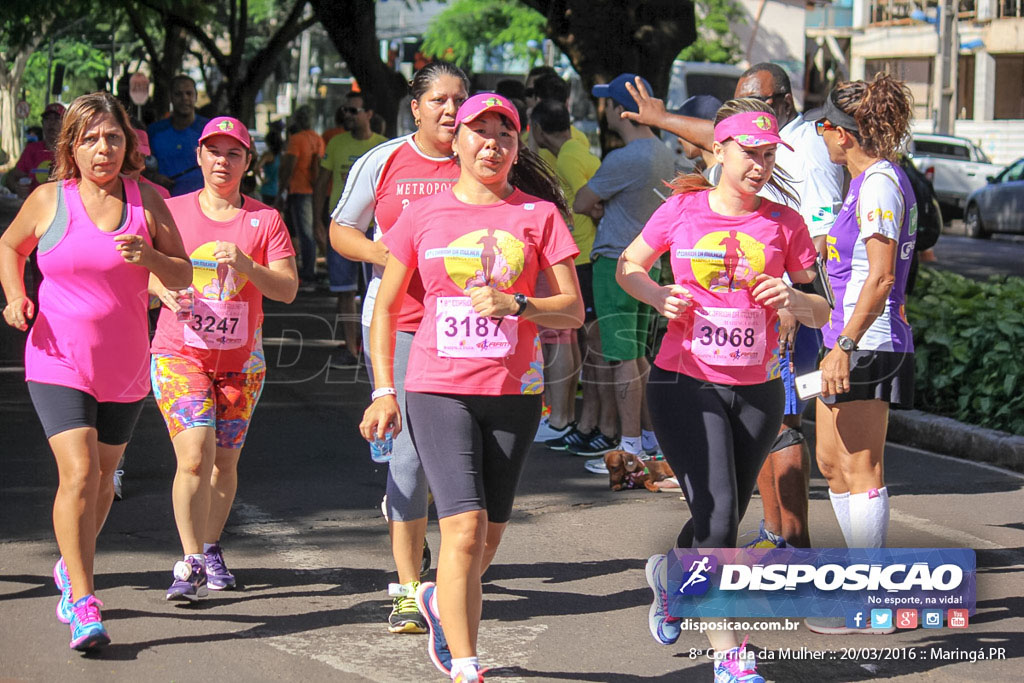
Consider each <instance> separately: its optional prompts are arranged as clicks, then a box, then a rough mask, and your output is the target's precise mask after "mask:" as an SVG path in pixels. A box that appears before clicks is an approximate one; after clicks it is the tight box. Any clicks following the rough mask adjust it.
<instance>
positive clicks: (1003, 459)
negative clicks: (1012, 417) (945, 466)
mask: <svg viewBox="0 0 1024 683" xmlns="http://www.w3.org/2000/svg"><path fill="white" fill-rule="evenodd" d="M887 439H888V440H889V441H892V442H894V443H898V444H901V445H905V446H915V447H917V448H923V449H925V450H929V451H932V452H935V453H942V454H944V455H951V456H953V457H956V458H963V459H964V460H974V461H976V462H985V463H989V464H992V465H998V466H1000V467H1005V468H1007V469H1010V470H1013V471H1015V472H1024V436H1017V435H1015V434H1008V433H1006V432H1000V431H997V430H995V429H987V428H985V427H976V426H974V425H968V424H964V423H963V422H958V421H956V420H954V419H953V418H950V417H942V416H940V415H932V414H930V413H925V412H922V411H920V410H890V411H889V432H888V436H887Z"/></svg>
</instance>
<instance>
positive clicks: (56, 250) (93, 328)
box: [25, 178, 152, 403]
mask: <svg viewBox="0 0 1024 683" xmlns="http://www.w3.org/2000/svg"><path fill="white" fill-rule="evenodd" d="M122 182H123V183H124V195H125V204H126V209H127V217H126V219H125V221H124V223H123V224H122V225H121V226H119V227H118V229H117V230H114V231H113V232H104V231H102V230H100V229H99V228H97V227H96V225H95V224H94V223H93V222H92V219H90V218H89V215H88V214H87V213H86V211H85V206H84V205H83V204H82V198H81V196H80V195H79V194H78V181H76V180H65V181H63V182H62V190H63V194H64V202H65V204H66V206H67V228H66V230H65V231H64V235H63V236H62V237H61V238H60V239H59V240H58V241H57V243H56V244H54V245H53V246H52V247H51V248H49V249H47V250H46V251H43V252H39V253H38V254H37V259H38V262H39V270H40V271H42V274H43V282H42V284H41V285H40V286H39V306H38V312H37V314H36V321H35V324H34V325H33V326H32V331H31V332H30V333H29V336H28V341H27V342H26V344H25V379H26V380H29V381H32V382H39V383H41V384H56V385H59V386H65V387H71V388H72V389H79V390H81V391H84V392H86V393H88V394H91V395H92V396H93V397H95V398H96V400H97V401H100V402H101V403H106V402H114V403H130V402H132V401H137V400H139V399H141V398H144V397H145V396H146V394H147V393H149V330H148V322H147V318H146V307H147V305H148V303H149V296H148V294H147V285H148V282H149V271H148V270H147V269H145V268H143V267H141V266H136V265H131V264H128V263H125V262H124V259H122V258H121V255H120V254H119V253H118V251H117V248H116V245H117V243H116V242H114V238H115V237H117V236H118V235H141V236H142V238H143V239H145V240H146V242H148V243H150V244H152V240H151V239H150V236H149V229H148V227H147V225H146V216H145V213H144V212H143V208H142V197H141V195H140V194H139V186H138V184H137V183H136V182H135V181H134V180H131V179H130V178H122ZM49 229H50V230H54V229H60V226H59V225H58V224H57V222H55V224H54V225H51V226H50V228H49Z"/></svg>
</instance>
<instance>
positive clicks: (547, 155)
mask: <svg viewBox="0 0 1024 683" xmlns="http://www.w3.org/2000/svg"><path fill="white" fill-rule="evenodd" d="M569 132H570V133H571V134H572V139H573V140H575V141H576V142H578V143H580V144H581V145H583V148H584V149H590V140H588V139H587V135H586V133H584V132H583V131H582V130H580V129H579V128H577V127H576V126H569ZM522 139H523V143H524V144H527V143H529V141H530V131H526V132H525V133H523V135H522ZM537 154H538V155H540V158H541V159H543V160H544V163H545V164H547V165H548V167H549V168H551V169H552V170H554V169H555V155H554V154H552V153H551V152H550V151H548V150H546V149H544V148H541V147H538V149H537ZM573 194H575V192H574V193H573ZM588 258H589V254H588ZM587 262H588V263H589V261H587Z"/></svg>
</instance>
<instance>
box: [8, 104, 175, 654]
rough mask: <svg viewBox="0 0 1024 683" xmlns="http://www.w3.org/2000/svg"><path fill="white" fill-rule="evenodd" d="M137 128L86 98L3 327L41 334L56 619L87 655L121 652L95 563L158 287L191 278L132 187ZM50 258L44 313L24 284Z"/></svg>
mask: <svg viewBox="0 0 1024 683" xmlns="http://www.w3.org/2000/svg"><path fill="white" fill-rule="evenodd" d="M129 129H130V125H129V123H128V116H127V114H126V113H125V111H124V109H123V108H122V107H121V104H120V103H119V102H118V101H117V100H116V99H114V98H113V97H112V96H111V95H109V94H107V93H94V94H92V95H83V96H82V97H79V98H78V99H76V100H75V101H74V102H73V103H72V104H71V107H70V108H69V109H68V112H67V114H66V116H65V117H64V122H63V128H62V130H61V133H60V139H59V140H58V143H57V165H56V170H55V172H54V177H55V179H56V180H57V182H54V183H46V184H44V185H41V186H40V187H38V188H37V189H36V190H35V191H34V192H33V193H32V194H31V195H30V196H29V198H28V199H27V200H26V202H25V204H24V206H22V208H21V211H20V212H19V213H18V215H17V216H16V217H15V219H14V221H13V222H12V223H11V225H10V227H9V228H8V229H7V232H5V233H4V234H3V236H2V237H0V282H2V284H3V289H4V295H5V297H6V299H7V305H6V306H5V307H4V320H5V321H6V322H7V324H8V325H10V326H12V327H15V328H17V329H19V330H23V331H24V330H27V329H28V327H29V323H30V321H33V324H32V330H31V332H29V335H28V340H27V343H26V346H25V378H26V380H27V381H28V385H29V393H30V395H31V396H32V401H33V403H34V404H35V407H36V412H37V413H38V414H39V417H40V421H41V422H42V423H43V429H44V431H45V432H46V436H47V438H48V440H49V443H50V447H51V448H52V449H53V454H54V456H55V458H56V460H57V469H58V472H59V473H60V485H59V487H58V489H57V496H56V500H55V501H54V506H53V526H54V531H55V533H56V536H57V544H58V545H59V546H60V550H61V555H62V557H61V559H60V560H59V561H58V562H57V565H56V566H55V567H54V572H53V576H54V581H55V582H56V584H57V588H58V589H59V590H60V591H61V599H60V602H59V603H58V605H57V618H58V619H60V620H61V621H62V622H64V623H69V624H70V625H71V647H72V648H74V649H77V650H83V651H84V650H91V649H95V648H97V647H101V646H103V645H105V644H107V643H108V642H110V638H109V636H108V635H107V632H106V629H105V628H104V626H103V623H102V621H101V617H100V612H99V607H100V606H101V605H102V603H100V601H99V600H97V599H96V597H95V596H94V595H93V559H94V556H95V552H96V536H97V534H98V533H99V531H100V528H101V527H102V526H103V522H104V521H105V520H106V517H107V512H108V511H109V510H110V504H111V502H112V501H113V497H114V490H113V472H114V468H115V467H116V466H117V463H118V461H119V460H120V458H121V455H122V454H123V453H124V450H125V446H126V445H127V443H128V439H129V437H130V436H131V430H132V428H133V427H134V423H135V420H136V418H137V417H138V413H139V410H140V409H141V405H142V400H143V399H144V397H145V396H146V394H147V393H148V392H149V378H148V373H147V369H148V335H147V325H146V306H147V301H148V300H147V282H148V279H149V274H150V273H153V274H154V275H156V276H158V277H160V278H161V279H163V280H164V281H165V282H173V283H176V284H178V285H179V286H187V284H188V282H189V281H190V280H191V277H192V266H191V263H190V262H189V260H188V257H187V256H186V255H185V250H184V247H183V246H182V243H181V237H180V235H179V234H178V231H177V229H176V228H175V226H174V221H173V219H172V218H171V215H170V213H169V212H168V210H167V207H166V206H164V203H163V200H162V199H160V197H159V195H157V193H156V192H155V191H154V190H152V188H148V187H140V186H139V185H138V183H136V182H135V181H134V180H131V179H130V178H128V177H126V175H122V174H130V173H132V172H133V171H135V170H136V169H138V168H139V167H140V166H141V164H142V159H141V157H140V156H139V154H138V151H137V147H136V146H137V142H136V138H135V136H134V135H131V134H129V132H128V131H129ZM37 247H38V252H37V261H38V264H39V268H40V271H41V272H42V274H43V277H44V281H43V283H42V285H41V286H40V287H39V306H38V311H37V309H36V305H35V303H33V302H32V300H31V299H29V298H28V296H27V295H26V290H25V282H24V270H25V262H26V260H27V258H28V256H29V255H30V254H31V253H32V251H33V250H35V249H36V248H37Z"/></svg>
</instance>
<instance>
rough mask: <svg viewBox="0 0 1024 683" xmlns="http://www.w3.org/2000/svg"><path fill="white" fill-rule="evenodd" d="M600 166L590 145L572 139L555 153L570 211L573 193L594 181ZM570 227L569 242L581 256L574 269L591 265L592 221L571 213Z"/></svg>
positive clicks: (578, 257) (574, 195)
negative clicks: (571, 239)
mask: <svg viewBox="0 0 1024 683" xmlns="http://www.w3.org/2000/svg"><path fill="white" fill-rule="evenodd" d="M574 130H575V129H574ZM548 154H550V152H548ZM600 166H601V160H600V159H598V158H597V157H596V156H594V155H593V154H591V153H590V146H589V143H587V142H583V143H581V142H580V141H579V140H577V139H576V137H575V136H574V137H573V138H572V139H571V140H568V141H566V143H565V144H563V145H562V148H561V149H560V150H558V158H557V159H556V160H555V173H557V174H558V179H559V180H560V181H561V183H562V190H563V191H564V192H565V198H566V200H568V202H569V206H570V207H572V203H573V201H574V200H575V199H576V193H577V192H579V189H580V188H581V187H583V186H584V185H586V184H587V182H588V181H589V180H590V179H591V178H593V177H594V174H595V173H597V169H598V168H599V167H600ZM572 223H573V228H572V238H573V240H575V241H576V246H577V247H579V250H580V255H579V256H577V257H576V265H583V264H585V263H590V250H591V249H592V248H593V247H594V235H595V233H596V232H597V226H595V225H594V219H592V218H591V217H590V216H587V215H585V214H582V213H574V214H573V215H572Z"/></svg>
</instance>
